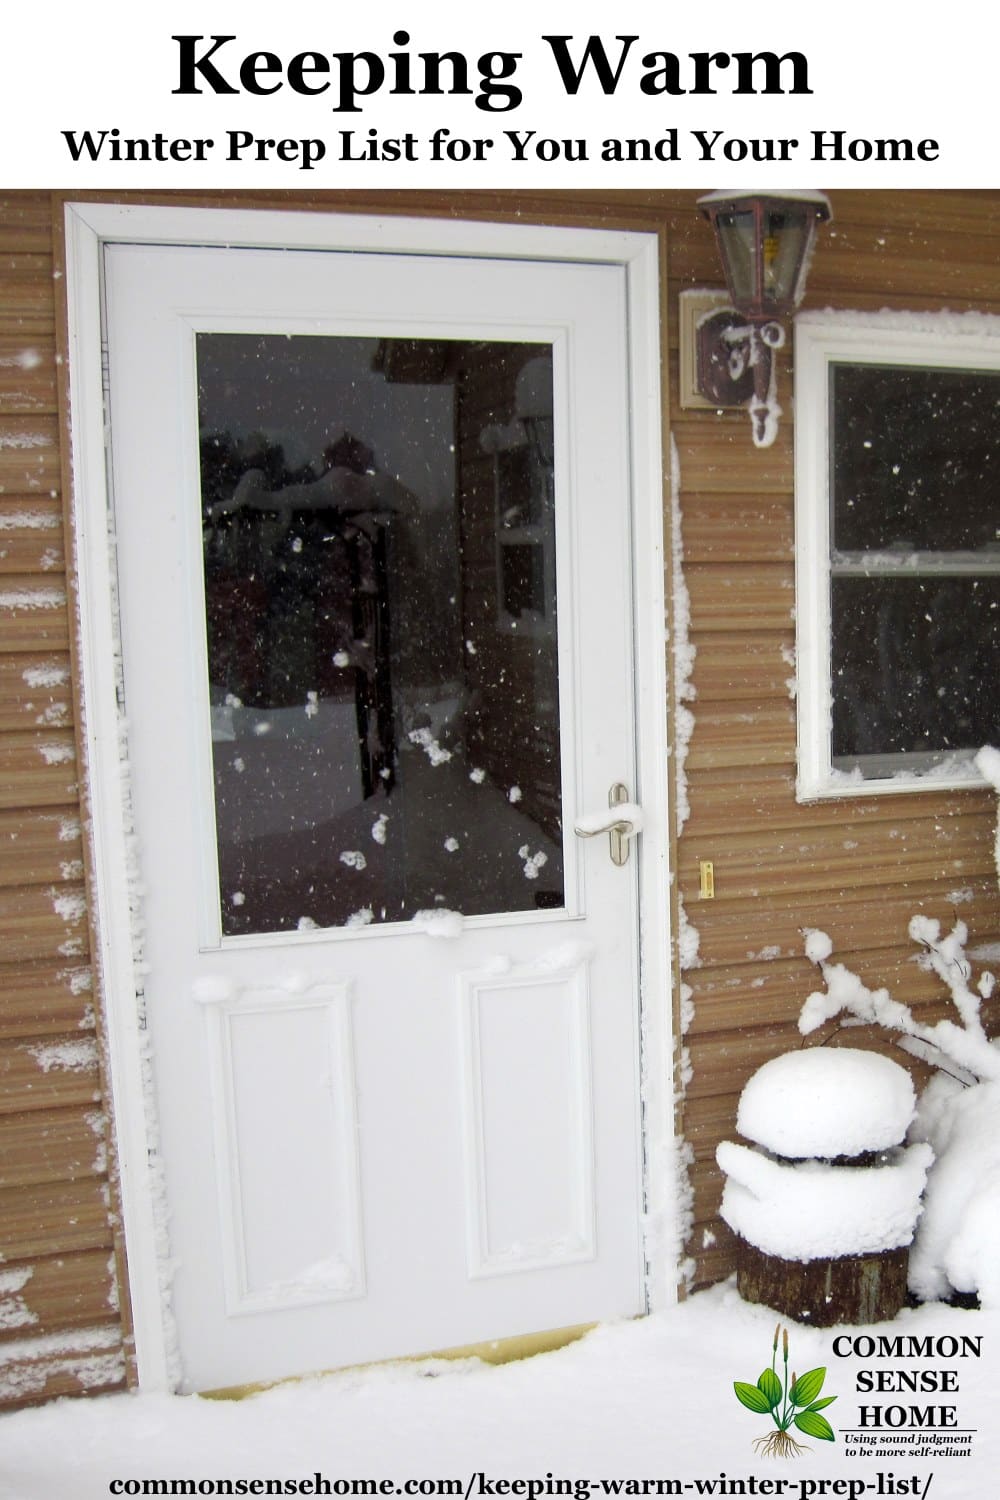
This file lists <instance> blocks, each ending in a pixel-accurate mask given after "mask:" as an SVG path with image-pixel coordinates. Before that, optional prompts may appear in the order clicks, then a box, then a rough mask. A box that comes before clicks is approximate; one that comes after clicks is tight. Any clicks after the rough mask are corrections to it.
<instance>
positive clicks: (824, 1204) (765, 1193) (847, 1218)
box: [715, 1141, 934, 1261]
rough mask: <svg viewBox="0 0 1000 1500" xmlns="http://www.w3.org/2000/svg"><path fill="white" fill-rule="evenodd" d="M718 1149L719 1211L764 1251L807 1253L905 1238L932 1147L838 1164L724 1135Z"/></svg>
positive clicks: (858, 1251)
mask: <svg viewBox="0 0 1000 1500" xmlns="http://www.w3.org/2000/svg"><path fill="white" fill-rule="evenodd" d="M715 1157H716V1161H717V1162H718V1163H719V1166H720V1167H721V1168H722V1170H723V1172H725V1173H726V1185H725V1188H724V1190H723V1194H722V1210H721V1212H722V1217H723V1219H724V1220H725V1221H726V1223H727V1224H728V1225H729V1227H730V1229H732V1230H733V1231H734V1233H736V1234H738V1235H740V1236H741V1237H742V1238H743V1239H744V1240H747V1241H748V1242H749V1243H750V1244H751V1245H756V1246H757V1248H758V1249H759V1250H763V1251H764V1253H765V1255H777V1256H780V1257H781V1258H782V1260H799V1261H809V1260H820V1259H825V1258H828V1257H833V1256H841V1255H874V1254H876V1253H877V1252H878V1251H881V1250H894V1249H896V1248H897V1246H900V1245H908V1244H909V1243H910V1241H911V1240H912V1239H913V1231H914V1228H915V1226H916V1222H917V1218H918V1216H919V1214H920V1194H921V1192H922V1190H923V1186H924V1183H925V1181H926V1178H927V1169H928V1167H929V1166H930V1164H931V1162H932V1161H933V1159H934V1153H933V1151H932V1150H931V1148H930V1146H928V1145H925V1144H920V1145H915V1146H904V1147H901V1148H900V1150H899V1151H897V1152H894V1153H893V1155H892V1158H891V1160H889V1161H888V1162H886V1163H885V1164H884V1165H881V1166H877V1167H835V1166H831V1165H830V1164H829V1163H828V1162H819V1161H807V1162H798V1163H794V1164H793V1163H789V1162H777V1161H772V1160H771V1159H770V1157H767V1156H762V1155H761V1154H760V1152H758V1151H753V1150H751V1149H750V1147H748V1146H738V1145H737V1144H736V1143H735V1142H734V1141H723V1142H722V1144H721V1145H720V1146H719V1147H718V1149H717V1150H716V1153H715Z"/></svg>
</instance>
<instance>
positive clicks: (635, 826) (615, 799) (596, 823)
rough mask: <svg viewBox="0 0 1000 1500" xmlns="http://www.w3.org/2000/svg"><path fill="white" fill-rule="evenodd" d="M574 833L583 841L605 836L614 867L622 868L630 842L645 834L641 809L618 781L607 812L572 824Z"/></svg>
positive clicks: (611, 791)
mask: <svg viewBox="0 0 1000 1500" xmlns="http://www.w3.org/2000/svg"><path fill="white" fill-rule="evenodd" d="M573 832H574V833H575V834H576V835H577V837H578V838H581V839H592V838H596V836H597V835H598V834H599V833H606V834H607V835H608V842H609V852H610V854H611V860H612V863H613V864H616V865H623V864H625V862H626V861H627V859H628V852H629V851H628V845H629V839H633V838H635V836H636V834H637V833H641V832H642V808H641V807H640V806H639V805H638V803H636V802H630V801H629V800H628V788H627V787H626V786H625V785H624V784H623V783H622V782H620V781H616V782H615V783H614V785H613V786H612V787H611V790H610V791H609V792H608V806H607V809H606V810H602V811H601V812H596V813H586V814H584V816H583V817H580V818H578V819H577V820H576V822H575V823H574V824H573Z"/></svg>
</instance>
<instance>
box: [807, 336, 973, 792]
mask: <svg viewBox="0 0 1000 1500" xmlns="http://www.w3.org/2000/svg"><path fill="white" fill-rule="evenodd" d="M837 363H847V364H866V363H867V364H877V365H898V366H905V365H910V366H918V367H923V368H927V367H933V368H937V369H946V368H947V369H960V370H969V371H975V370H988V371H1000V317H993V316H990V315H988V314H985V313H964V314H963V313H948V312H941V313H901V312H889V311H882V312H878V313H860V312H831V311H828V312H823V313H805V314H800V315H799V317H798V318H797V319H796V326H795V595H796V662H797V691H796V703H797V718H798V777H797V795H798V798H799V800H800V801H803V802H807V801H813V800H816V799H817V798H828V797H830V798H833V797H856V796H858V795H864V796H869V795H886V794H889V795H892V794H895V793H901V792H912V791H916V792H928V791H945V790H953V789H955V788H958V787H962V788H967V787H974V786H984V785H985V784H986V783H985V782H984V781H983V778H982V777H981V776H980V774H979V772H978V771H977V769H976V767H975V765H974V763H973V762H972V760H971V759H967V760H966V759H963V758H962V757H961V756H959V755H955V756H950V757H949V758H948V760H947V761H946V762H945V763H943V764H939V765H935V766H931V767H929V768H924V766H925V758H924V757H923V756H920V757H914V758H913V759H914V761H919V763H920V764H919V765H911V766H907V765H906V764H905V758H904V757H898V756H894V757H892V760H893V762H894V765H893V767H892V768H889V767H887V770H886V774H885V775H884V776H881V777H878V778H875V777H871V778H864V779H861V777H860V773H855V774H850V773H846V772H844V771H841V770H839V769H837V768H835V767H834V765H833V757H832V749H831V728H832V712H833V691H832V682H831V666H830V660H831V644H832V643H831V630H832V622H831V609H830V577H831V569H832V566H833V562H832V557H831V510H832V507H831V503H830V470H831V464H830V443H831V437H832V434H831V416H830V366H831V365H833V364H837ZM933 556H934V555H933V554H929V562H930V560H931V559H932V558H933ZM998 563H1000V560H998ZM998 570H1000V567H998ZM970 571H971V569H970ZM975 571H976V572H979V573H987V572H990V571H992V569H991V568H990V567H989V566H988V565H985V564H984V565H982V566H980V565H979V564H978V562H977V565H976V568H975ZM887 760H888V757H887Z"/></svg>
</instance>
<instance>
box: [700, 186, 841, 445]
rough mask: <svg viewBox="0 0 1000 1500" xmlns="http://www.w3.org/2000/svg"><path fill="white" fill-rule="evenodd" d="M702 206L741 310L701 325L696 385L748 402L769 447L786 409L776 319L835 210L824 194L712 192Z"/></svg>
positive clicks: (792, 302) (794, 295)
mask: <svg viewBox="0 0 1000 1500" xmlns="http://www.w3.org/2000/svg"><path fill="white" fill-rule="evenodd" d="M698 206H699V207H700V208H701V210H702V212H703V213H704V214H705V216H706V218H708V219H710V220H711V224H712V228H713V229H714V231H715V238H716V242H717V244H718V247H719V254H720V256H721V257H722V266H723V270H724V271H725V274H726V286H727V287H728V289H729V295H730V297H731V298H732V302H733V307H734V308H735V309H736V311H735V312H733V311H731V310H730V309H724V310H723V311H721V312H716V313H709V314H707V315H706V316H705V317H704V318H703V319H702V320H701V322H700V323H699V324H698V329H697V338H698V351H697V354H698V365H697V370H698V389H699V391H700V392H701V394H702V395H703V396H704V397H705V398H706V400H708V401H711V402H712V403H713V405H715V406H743V405H746V404H747V403H749V407H750V421H751V425H752V430H753V440H754V443H755V444H756V445H757V447H758V448H766V447H769V446H770V444H771V443H773V442H774V439H775V435H776V433H777V431H778V418H779V416H780V415H781V408H780V407H779V406H778V404H777V402H776V400H775V396H774V362H773V359H772V351H773V350H775V349H780V348H781V346H782V345H783V344H784V342H785V330H784V328H783V327H782V326H781V323H780V322H779V321H778V319H780V318H784V317H788V316H790V315H791V314H792V313H793V312H794V311H795V309H796V307H797V306H798V305H799V302H800V301H801V300H802V294H803V292H804V291H805V279H806V270H807V268H808V265H809V258H810V254H811V252H812V246H813V240H814V239H815V235H816V226H817V224H820V223H822V222H823V221H824V220H826V219H829V217H830V204H829V202H828V201H827V199H826V197H825V196H824V194H823V193H808V192H805V193H802V192H795V193H732V192H730V193H726V192H716V193H707V194H706V195H705V197H704V198H699V199H698Z"/></svg>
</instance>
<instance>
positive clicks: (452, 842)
mask: <svg viewBox="0 0 1000 1500" xmlns="http://www.w3.org/2000/svg"><path fill="white" fill-rule="evenodd" d="M444 847H445V848H446V849H447V851H448V853H449V854H454V853H455V850H456V849H457V848H458V839H456V838H446V839H445V841H444Z"/></svg>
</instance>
